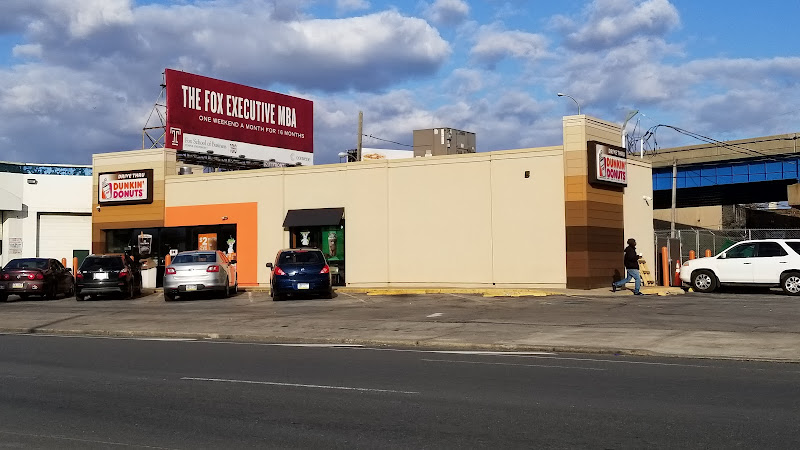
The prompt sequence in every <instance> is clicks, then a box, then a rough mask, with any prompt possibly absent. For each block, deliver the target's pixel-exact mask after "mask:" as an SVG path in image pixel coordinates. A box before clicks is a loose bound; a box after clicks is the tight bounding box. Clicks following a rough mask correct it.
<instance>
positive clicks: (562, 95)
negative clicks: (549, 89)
mask: <svg viewBox="0 0 800 450" xmlns="http://www.w3.org/2000/svg"><path fill="white" fill-rule="evenodd" d="M556 95H558V96H559V97H569V98H571V99H572V101H573V102H575V105H577V106H578V115H579V116H580V115H581V105H580V103H578V101H577V100H575V99H574V98H573V97H572V96H571V95H567V94H562V93H561V92H559V93H558V94H556Z"/></svg>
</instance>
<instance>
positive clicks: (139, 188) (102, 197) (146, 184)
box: [97, 169, 152, 203]
mask: <svg viewBox="0 0 800 450" xmlns="http://www.w3.org/2000/svg"><path fill="white" fill-rule="evenodd" d="M151 183H152V170H151V169H147V170H143V171H128V172H117V173H101V174H100V175H99V178H98V188H99V189H98V195H97V197H98V203H117V202H120V203H148V202H150V201H151V199H150V196H151V191H152V186H151Z"/></svg>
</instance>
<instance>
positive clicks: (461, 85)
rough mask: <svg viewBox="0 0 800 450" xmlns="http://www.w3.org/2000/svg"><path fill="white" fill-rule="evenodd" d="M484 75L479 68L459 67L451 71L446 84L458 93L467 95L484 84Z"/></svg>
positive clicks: (476, 90)
mask: <svg viewBox="0 0 800 450" xmlns="http://www.w3.org/2000/svg"><path fill="white" fill-rule="evenodd" d="M485 76H486V75H485V74H484V73H483V72H482V71H479V70H475V69H464V68H459V69H456V70H454V71H453V73H452V75H450V79H449V80H448V81H447V82H446V84H447V85H449V86H450V89H452V90H453V91H455V93H456V94H458V95H469V94H473V93H475V92H478V91H480V90H481V89H483V88H484V87H485V86H486V83H485V80H484V78H485Z"/></svg>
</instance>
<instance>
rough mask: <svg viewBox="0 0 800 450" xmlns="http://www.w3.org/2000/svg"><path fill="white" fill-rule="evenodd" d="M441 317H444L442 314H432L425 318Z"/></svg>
mask: <svg viewBox="0 0 800 450" xmlns="http://www.w3.org/2000/svg"><path fill="white" fill-rule="evenodd" d="M441 316H442V313H433V314H430V315H428V316H425V317H441Z"/></svg>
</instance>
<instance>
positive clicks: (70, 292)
mask: <svg viewBox="0 0 800 450" xmlns="http://www.w3.org/2000/svg"><path fill="white" fill-rule="evenodd" d="M73 295H75V282H74V281H73V282H72V283H70V284H69V290H68V291H67V293H66V295H65V297H67V298H69V297H72V296H73Z"/></svg>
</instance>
